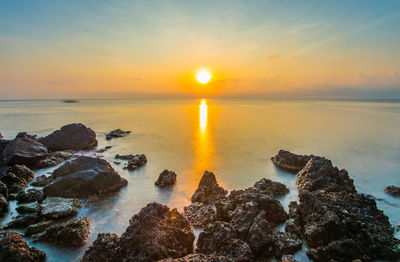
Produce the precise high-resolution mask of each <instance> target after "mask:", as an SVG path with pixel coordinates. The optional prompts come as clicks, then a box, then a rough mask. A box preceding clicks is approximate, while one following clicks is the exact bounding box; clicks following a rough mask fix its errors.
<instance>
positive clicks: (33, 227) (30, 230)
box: [24, 220, 54, 236]
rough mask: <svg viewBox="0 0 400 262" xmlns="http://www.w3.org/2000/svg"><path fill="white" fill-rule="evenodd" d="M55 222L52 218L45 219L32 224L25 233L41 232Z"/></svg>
mask: <svg viewBox="0 0 400 262" xmlns="http://www.w3.org/2000/svg"><path fill="white" fill-rule="evenodd" d="M53 223H54V222H53V221H52V220H47V221H43V222H40V223H37V224H33V225H30V226H28V227H26V228H25V231H24V235H25V236H31V235H33V234H37V233H41V232H43V231H45V230H46V229H47V228H48V227H49V226H51V225H52V224H53Z"/></svg>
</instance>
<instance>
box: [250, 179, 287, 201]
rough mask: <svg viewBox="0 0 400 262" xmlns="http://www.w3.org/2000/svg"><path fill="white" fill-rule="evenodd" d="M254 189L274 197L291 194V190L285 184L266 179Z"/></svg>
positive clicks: (256, 184)
mask: <svg viewBox="0 0 400 262" xmlns="http://www.w3.org/2000/svg"><path fill="white" fill-rule="evenodd" d="M253 187H254V188H255V189H257V190H259V191H261V192H264V193H268V194H271V195H272V196H274V197H279V196H283V195H286V194H287V193H289V189H288V188H287V187H286V186H285V185H284V184H282V183H279V182H275V181H272V180H270V179H266V178H263V179H261V180H260V181H257V182H256V183H255V184H254V186H253Z"/></svg>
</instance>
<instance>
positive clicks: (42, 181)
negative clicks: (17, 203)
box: [31, 175, 52, 187]
mask: <svg viewBox="0 0 400 262" xmlns="http://www.w3.org/2000/svg"><path fill="white" fill-rule="evenodd" d="M51 181H52V179H51V176H46V175H41V176H38V177H37V178H36V179H35V181H33V182H32V183H31V186H41V187H43V186H47V185H48V184H50V183H51Z"/></svg>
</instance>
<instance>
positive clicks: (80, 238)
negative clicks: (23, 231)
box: [35, 216, 90, 247]
mask: <svg viewBox="0 0 400 262" xmlns="http://www.w3.org/2000/svg"><path fill="white" fill-rule="evenodd" d="M89 235H90V223H89V219H88V218H87V217H85V216H84V217H81V218H79V219H75V220H72V221H69V222H66V223H63V224H58V225H54V226H51V227H49V228H48V229H47V230H46V231H45V232H44V233H41V234H39V235H37V236H36V237H35V240H36V241H45V242H50V243H52V244H55V245H57V246H60V247H82V246H84V245H85V244H86V242H87V240H88V239H89Z"/></svg>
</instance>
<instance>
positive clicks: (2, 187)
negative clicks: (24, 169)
mask: <svg viewBox="0 0 400 262" xmlns="http://www.w3.org/2000/svg"><path fill="white" fill-rule="evenodd" d="M0 195H3V196H4V198H6V199H7V197H8V188H7V185H6V184H4V183H3V182H1V181H0Z"/></svg>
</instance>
